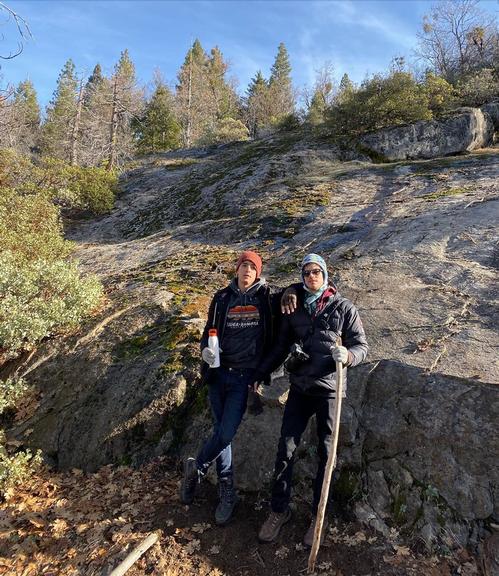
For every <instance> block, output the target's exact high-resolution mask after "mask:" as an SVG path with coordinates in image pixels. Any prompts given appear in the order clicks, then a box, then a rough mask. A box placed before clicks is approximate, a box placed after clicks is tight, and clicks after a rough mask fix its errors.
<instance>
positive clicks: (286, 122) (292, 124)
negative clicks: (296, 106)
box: [277, 114, 300, 132]
mask: <svg viewBox="0 0 499 576" xmlns="http://www.w3.org/2000/svg"><path fill="white" fill-rule="evenodd" d="M299 127H300V118H299V117H298V115H297V114H286V116H284V117H283V118H281V119H280V120H279V122H278V124H277V128H278V129H279V130H280V131H281V132H291V131H292V130H296V129H297V128H299Z"/></svg>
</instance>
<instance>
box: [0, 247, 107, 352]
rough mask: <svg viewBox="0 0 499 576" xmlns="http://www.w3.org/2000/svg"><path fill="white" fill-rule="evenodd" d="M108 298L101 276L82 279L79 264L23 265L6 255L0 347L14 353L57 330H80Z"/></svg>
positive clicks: (0, 285) (1, 261)
mask: <svg viewBox="0 0 499 576" xmlns="http://www.w3.org/2000/svg"><path fill="white" fill-rule="evenodd" d="M101 297H102V286H101V285H100V283H99V281H98V280H97V278H95V277H88V278H85V279H82V278H80V275H79V272H78V268H77V266H76V264H75V263H73V262H66V261H62V260H59V261H53V262H50V261H46V260H35V261H27V262H24V263H21V262H20V261H19V260H18V259H17V258H16V257H15V256H14V254H13V253H12V252H10V251H5V252H4V253H2V254H0V348H2V349H3V350H4V354H6V355H7V357H14V356H15V355H16V354H18V353H19V352H20V351H21V350H23V349H30V348H33V347H34V345H35V344H36V343H37V342H38V341H39V340H41V339H42V338H45V337H46V336H49V335H51V334H55V333H60V332H62V331H66V330H70V329H74V328H76V327H77V326H78V324H79V323H80V322H81V320H82V319H83V317H84V316H86V315H87V314H89V313H90V312H91V311H92V309H94V308H95V307H96V306H97V304H98V303H99V301H100V299H101Z"/></svg>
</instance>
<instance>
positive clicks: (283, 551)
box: [275, 546, 289, 560]
mask: <svg viewBox="0 0 499 576" xmlns="http://www.w3.org/2000/svg"><path fill="white" fill-rule="evenodd" d="M288 554H289V549H288V548H286V546H281V547H280V548H278V549H277V550H276V551H275V555H276V556H277V558H280V559H281V560H282V559H283V558H286V557H287V555H288Z"/></svg>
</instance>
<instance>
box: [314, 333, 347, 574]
mask: <svg viewBox="0 0 499 576" xmlns="http://www.w3.org/2000/svg"><path fill="white" fill-rule="evenodd" d="M336 345H337V346H341V338H338V340H336ZM342 399H343V364H342V363H341V362H336V397H335V401H334V430H333V442H332V446H331V450H330V452H329V456H328V459H327V463H326V469H325V471H324V480H323V481H322V490H321V499H320V502H319V508H318V509H317V518H316V521H315V530H314V540H313V542H312V548H311V550H310V556H309V557H308V574H312V572H313V571H314V568H315V560H316V559H317V552H318V551H319V546H320V542H321V532H322V525H323V524H324V514H325V512H326V504H327V499H328V496H329V485H330V484H331V476H332V474H333V470H334V468H335V466H336V449H337V447H338V437H339V434H340V416H341V401H342Z"/></svg>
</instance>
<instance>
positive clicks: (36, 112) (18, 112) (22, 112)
mask: <svg viewBox="0 0 499 576" xmlns="http://www.w3.org/2000/svg"><path fill="white" fill-rule="evenodd" d="M13 109H14V110H13V112H14V118H15V126H13V128H14V129H15V132H16V142H15V144H14V146H15V148H16V149H17V150H19V151H20V152H23V153H28V152H30V151H31V150H32V149H33V148H34V146H35V144H36V141H37V139H38V136H39V130H40V106H39V105H38V99H37V96H36V91H35V88H34V86H33V83H32V82H31V80H24V81H23V82H20V83H19V84H18V86H17V88H16V90H15V92H14V98H13Z"/></svg>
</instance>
